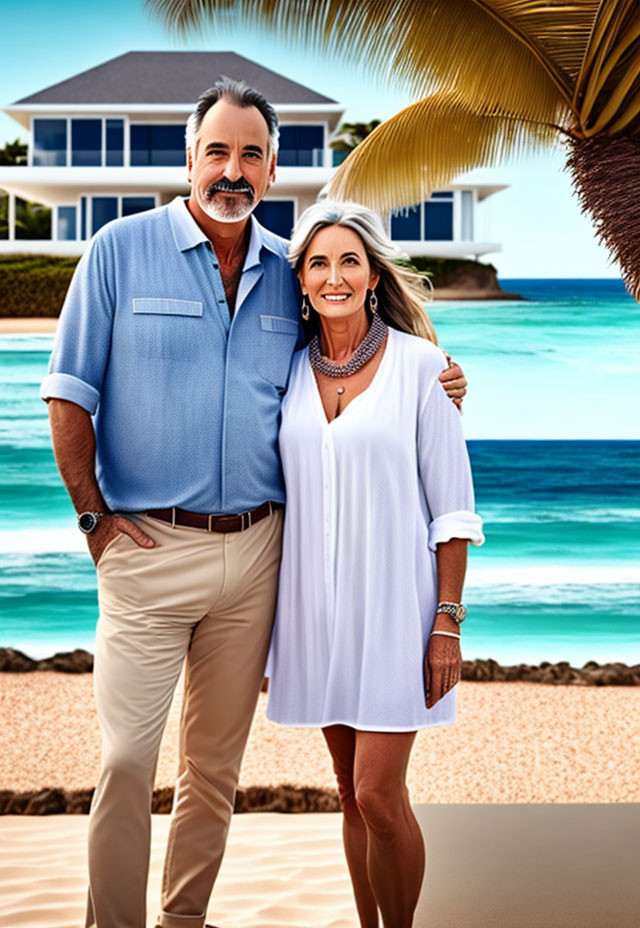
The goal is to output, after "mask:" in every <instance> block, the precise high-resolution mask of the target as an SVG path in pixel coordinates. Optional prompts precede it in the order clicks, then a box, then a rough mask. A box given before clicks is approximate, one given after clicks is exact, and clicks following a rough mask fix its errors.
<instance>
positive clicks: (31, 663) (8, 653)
mask: <svg viewBox="0 0 640 928" xmlns="http://www.w3.org/2000/svg"><path fill="white" fill-rule="evenodd" d="M34 670H55V671H57V672H58V673H90V672H91V671H92V670H93V654H90V653H89V651H84V650H82V648H76V649H75V650H74V651H61V652H59V653H57V654H54V655H53V656H52V657H45V658H42V659H41V660H36V659H35V658H33V657H29V656H28V655H27V654H24V653H23V652H22V651H17V650H15V649H14V648H0V672H3V673H31V672H32V671H34Z"/></svg>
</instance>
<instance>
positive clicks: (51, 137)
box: [33, 119, 67, 167]
mask: <svg viewBox="0 0 640 928" xmlns="http://www.w3.org/2000/svg"><path fill="white" fill-rule="evenodd" d="M33 163H34V164H35V165H37V166H38V167H54V166H60V165H66V163H67V120H66V119H34V120H33Z"/></svg>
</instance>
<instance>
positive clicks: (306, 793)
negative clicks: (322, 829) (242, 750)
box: [0, 784, 340, 815]
mask: <svg viewBox="0 0 640 928" xmlns="http://www.w3.org/2000/svg"><path fill="white" fill-rule="evenodd" d="M92 796H93V789H73V790H64V789H60V788H58V787H44V788H43V789H37V790H35V789H34V790H26V791H20V790H13V789H2V790H0V815H87V814H88V812H89V806H90V805H91V797H92ZM172 805H173V787H172V786H165V787H163V788H162V789H155V790H154V791H153V800H152V803H151V811H152V813H153V814H154V815H155V814H160V815H168V814H169V813H170V812H171V807H172ZM233 811H234V812H235V813H236V814H238V813H241V812H289V813H293V812H339V811H340V800H339V799H338V793H337V791H336V790H332V789H315V788H312V787H304V786H289V785H288V784H282V785H280V786H249V787H247V789H239V790H238V791H237V793H236V801H235V806H234V809H233Z"/></svg>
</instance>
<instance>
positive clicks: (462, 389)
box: [438, 352, 467, 409]
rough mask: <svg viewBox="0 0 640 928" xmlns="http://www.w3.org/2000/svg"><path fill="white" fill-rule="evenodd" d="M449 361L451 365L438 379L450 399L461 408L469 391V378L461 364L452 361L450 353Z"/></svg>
mask: <svg viewBox="0 0 640 928" xmlns="http://www.w3.org/2000/svg"><path fill="white" fill-rule="evenodd" d="M445 353H446V352H445ZM447 361H448V362H449V367H448V368H447V369H446V370H444V371H443V372H442V373H441V374H440V375H439V377H438V380H439V381H440V383H441V384H442V386H443V387H444V389H445V391H446V394H447V396H448V397H449V399H450V400H451V401H452V402H453V403H455V405H456V406H457V407H458V409H459V408H460V407H461V406H462V398H463V397H464V396H465V394H466V392H467V379H466V377H465V376H464V374H463V372H462V368H461V367H460V365H459V364H457V363H456V362H455V361H452V360H451V358H450V356H449V355H447Z"/></svg>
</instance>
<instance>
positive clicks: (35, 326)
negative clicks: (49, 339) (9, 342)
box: [0, 316, 58, 335]
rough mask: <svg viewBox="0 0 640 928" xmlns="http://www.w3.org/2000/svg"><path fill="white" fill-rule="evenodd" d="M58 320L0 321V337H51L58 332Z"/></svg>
mask: <svg viewBox="0 0 640 928" xmlns="http://www.w3.org/2000/svg"><path fill="white" fill-rule="evenodd" d="M57 324H58V320H57V319H51V318H45V317H39V316H34V317H32V318H22V317H18V318H14V317H10V318H5V319H0V335H50V334H53V333H54V332H55V330H56V326H57Z"/></svg>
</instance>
